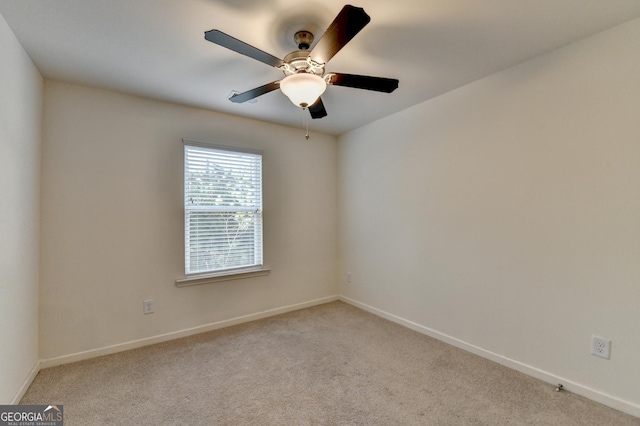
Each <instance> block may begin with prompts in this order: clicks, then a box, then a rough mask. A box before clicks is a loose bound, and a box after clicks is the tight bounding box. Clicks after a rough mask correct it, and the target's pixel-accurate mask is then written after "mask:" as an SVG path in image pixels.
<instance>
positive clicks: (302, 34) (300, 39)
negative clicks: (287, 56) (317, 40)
mask: <svg viewBox="0 0 640 426" xmlns="http://www.w3.org/2000/svg"><path fill="white" fill-rule="evenodd" d="M293 41H295V42H296V44H297V45H298V49H300V50H308V49H309V46H311V43H313V34H311V33H310V32H309V31H298V32H297V33H295V34H294V36H293Z"/></svg>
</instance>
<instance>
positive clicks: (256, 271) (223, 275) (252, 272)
mask: <svg viewBox="0 0 640 426" xmlns="http://www.w3.org/2000/svg"><path fill="white" fill-rule="evenodd" d="M270 272H271V268H269V267H268V266H258V267H254V268H242V269H229V270H227V271H220V272H212V273H209V274H197V275H190V276H187V277H186V278H180V279H178V280H176V287H189V286H192V285H201V284H211V283H217V282H222V281H231V280H239V279H243V278H253V277H261V276H263V275H269V273H270Z"/></svg>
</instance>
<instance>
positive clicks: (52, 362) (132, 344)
mask: <svg viewBox="0 0 640 426" xmlns="http://www.w3.org/2000/svg"><path fill="white" fill-rule="evenodd" d="M338 299H339V297H338V296H329V297H323V298H321V299H316V300H310V301H308V302H303V303H297V304H295V305H289V306H282V307H280V308H275V309H269V310H266V311H262V312H257V313H254V314H249V315H243V316H240V317H236V318H231V319H228V320H224V321H218V322H214V323H211V324H205V325H200V326H197V327H193V328H188V329H185V330H178V331H174V332H171V333H166V334H161V335H158V336H153V337H147V338H144V339H139V340H133V341H129V342H125V343H119V344H117V345H112V346H106V347H102V348H98V349H91V350H88V351H84V352H77V353H73V354H69V355H63V356H59V357H55V358H49V359H42V360H40V368H49V367H55V366H57V365H62V364H69V363H72V362H76V361H82V360H85V359H90V358H96V357H99V356H103V355H110V354H114V353H117V352H123V351H127V350H130V349H136V348H140V347H143V346H148V345H153V344H156V343H162V342H167V341H169V340H174V339H180V338H182V337H187V336H192V335H194V334H198V333H205V332H207V331H212V330H218V329H220V328H224V327H230V326H232V325H238V324H242V323H245V322H250V321H255V320H259V319H263V318H268V317H272V316H274V315H280V314H285V313H287V312H292V311H297V310H300V309H304V308H309V307H311V306H316V305H322V304H324V303H329V302H333V301H336V300H338ZM36 374H37V372H36ZM34 377H35V375H34ZM32 380H33V379H32ZM29 383H31V382H29ZM27 387H28V386H27Z"/></svg>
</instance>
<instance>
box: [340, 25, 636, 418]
mask: <svg viewBox="0 0 640 426" xmlns="http://www.w3.org/2000/svg"><path fill="white" fill-rule="evenodd" d="M638 52H640V20H635V21H631V22H629V23H627V24H624V25H622V26H619V27H616V28H613V29H611V30H609V31H606V32H604V33H601V34H598V35H596V36H594V37H591V38H589V39H585V40H583V41H580V42H578V43H575V44H572V45H569V46H566V47H565V48H562V49H560V50H557V51H554V52H552V53H550V54H547V55H544V56H541V57H538V58H536V59H534V60H531V61H529V62H526V63H524V64H522V65H520V66H517V67H514V68H512V69H509V70H507V71H504V72H501V73H498V74H496V75H493V76H490V77H488V78H486V79H483V80H481V81H478V82H475V83H473V84H470V85H468V86H465V87H463V88H460V89H458V90H456V91H453V92H450V93H448V94H445V95H443V96H440V97H438V98H436V99H433V100H431V101H428V102H425V103H422V104H420V105H417V106H415V107H413V108H410V109H408V110H405V111H402V112H400V113H398V114H395V115H393V116H390V117H387V118H385V119H382V120H379V121H377V122H375V123H373V124H370V125H367V126H365V127H362V128H360V129H357V130H354V131H352V132H350V133H348V134H346V135H343V136H342V137H341V138H339V155H338V156H339V176H340V183H341V186H340V206H341V212H340V225H341V237H340V239H341V243H340V245H341V259H342V262H341V270H340V273H341V277H342V278H341V280H342V281H343V282H342V284H341V286H342V287H341V294H344V295H345V296H346V297H347V298H349V299H351V300H353V301H356V302H359V303H361V304H364V305H367V306H368V307H369V308H370V309H372V310H375V311H377V312H378V313H383V314H390V315H394V316H396V317H397V318H396V319H397V320H398V321H401V322H402V321H405V320H406V321H411V322H413V323H414V325H415V326H416V328H419V329H420V328H421V329H423V331H425V332H428V333H431V334H433V335H438V336H440V337H441V338H445V339H446V340H449V341H451V342H454V343H455V342H457V344H459V345H460V346H463V347H466V348H468V349H474V348H475V349H477V351H476V352H479V353H483V354H484V355H486V356H490V357H491V356H492V355H495V356H494V357H493V358H494V359H499V360H502V361H504V362H505V363H507V364H509V365H511V366H516V367H517V366H518V365H519V366H520V367H519V368H520V369H522V370H523V371H527V372H529V373H534V374H535V372H536V371H538V372H539V373H540V374H538V376H540V377H547V378H549V379H550V380H551V379H556V378H561V379H562V380H563V381H565V386H566V383H568V384H569V386H567V387H568V388H571V389H576V390H577V391H579V392H581V393H583V394H587V395H589V396H590V397H594V398H596V399H600V400H602V401H605V402H607V403H609V404H610V405H614V406H617V407H618V408H621V409H623V410H625V411H628V412H632V413H633V414H635V415H638V416H640V368H638V360H639V359H640V338H638V336H639V335H640V334H639V329H638V326H639V324H640V55H639V54H638ZM401 84H402V83H401ZM347 273H350V274H351V280H352V282H351V283H346V282H344V281H346V274H347ZM406 321H405V322H406ZM592 334H595V335H598V336H602V337H604V338H608V339H612V342H613V349H612V355H611V360H609V361H607V360H603V359H600V358H596V357H594V356H592V355H590V339H591V335H592Z"/></svg>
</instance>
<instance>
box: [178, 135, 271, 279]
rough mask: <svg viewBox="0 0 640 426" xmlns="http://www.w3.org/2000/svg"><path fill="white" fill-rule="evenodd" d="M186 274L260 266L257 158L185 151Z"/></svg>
mask: <svg viewBox="0 0 640 426" xmlns="http://www.w3.org/2000/svg"><path fill="white" fill-rule="evenodd" d="M184 215H185V217H184V223H185V272H186V274H201V273H207V272H215V271H222V270H226V269H234V268H243V267H250V266H258V265H262V154H261V153H258V152H248V151H247V152H245V151H235V150H233V148H226V147H213V146H205V145H196V144H192V143H190V142H186V141H185V146H184Z"/></svg>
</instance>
